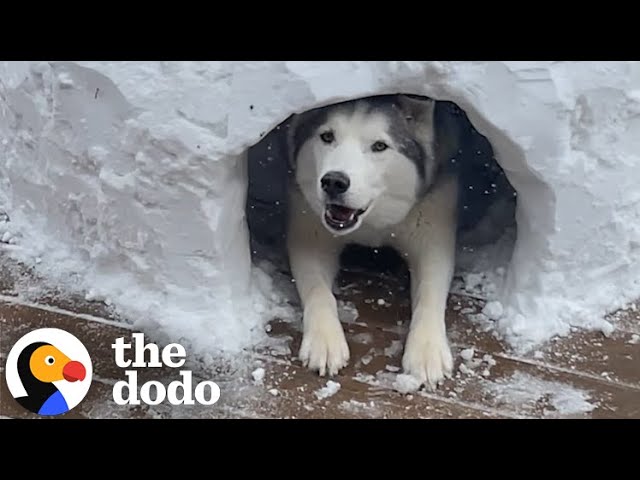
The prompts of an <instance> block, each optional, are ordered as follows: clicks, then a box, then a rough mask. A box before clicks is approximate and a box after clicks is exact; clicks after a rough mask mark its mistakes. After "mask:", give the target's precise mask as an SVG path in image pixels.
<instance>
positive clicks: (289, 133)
mask: <svg viewBox="0 0 640 480" xmlns="http://www.w3.org/2000/svg"><path fill="white" fill-rule="evenodd" d="M300 117H301V115H300V114H297V113H294V114H293V115H291V116H290V117H289V118H288V119H287V120H285V122H284V125H283V126H284V130H285V132H284V136H285V139H284V141H285V145H286V149H285V151H286V155H287V164H288V165H289V170H290V171H292V172H293V171H295V169H296V152H295V133H296V128H297V127H298V124H299V123H300Z"/></svg>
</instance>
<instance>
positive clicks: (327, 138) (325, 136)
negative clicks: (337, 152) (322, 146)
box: [320, 130, 335, 143]
mask: <svg viewBox="0 0 640 480" xmlns="http://www.w3.org/2000/svg"><path fill="white" fill-rule="evenodd" d="M320 139H321V140H322V141H323V142H324V143H331V142H333V141H334V140H335V137H334V135H333V132H332V131H331V130H327V131H326V132H323V133H321V134H320Z"/></svg>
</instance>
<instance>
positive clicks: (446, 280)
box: [397, 178, 457, 388]
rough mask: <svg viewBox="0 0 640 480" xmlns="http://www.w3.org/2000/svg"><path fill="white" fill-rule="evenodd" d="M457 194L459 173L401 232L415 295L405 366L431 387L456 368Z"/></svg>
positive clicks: (434, 193)
mask: <svg viewBox="0 0 640 480" xmlns="http://www.w3.org/2000/svg"><path fill="white" fill-rule="evenodd" d="M456 196H457V182H456V179H455V178H448V179H445V180H443V182H442V183H441V184H440V185H437V186H436V187H435V188H434V190H433V191H432V192H431V193H430V194H429V195H428V197H427V198H425V199H424V200H423V201H422V202H421V203H420V205H418V206H417V207H416V208H415V209H414V211H412V212H411V214H410V215H409V216H408V218H407V221H406V222H405V223H404V225H403V228H402V229H401V230H400V235H398V236H397V248H398V249H399V250H400V251H401V252H403V253H406V257H407V260H408V263H409V268H410V271H411V296H412V318H411V326H410V329H409V334H408V337H407V341H406V344H405V351H404V356H403V358H402V366H403V368H404V371H405V372H406V373H408V374H410V375H413V376H415V377H417V378H418V379H419V380H421V381H422V382H424V383H426V385H427V386H428V387H431V388H434V387H435V386H436V385H437V383H438V382H439V381H440V380H442V379H443V378H444V377H445V376H450V374H451V371H452V368H453V359H452V356H451V350H450V348H449V342H448V339H447V332H446V325H445V310H446V305H447V297H448V294H449V289H450V286H451V281H452V278H453V271H454V266H455V243H456Z"/></svg>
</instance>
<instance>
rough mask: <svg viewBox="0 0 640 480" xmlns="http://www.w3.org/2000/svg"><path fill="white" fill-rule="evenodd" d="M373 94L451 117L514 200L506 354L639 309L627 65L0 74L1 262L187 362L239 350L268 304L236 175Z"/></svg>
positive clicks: (113, 67) (276, 64) (639, 146)
mask: <svg viewBox="0 0 640 480" xmlns="http://www.w3.org/2000/svg"><path fill="white" fill-rule="evenodd" d="M388 93H403V94H413V95H422V96H426V97H430V98H433V99H436V100H439V101H449V102H453V103H455V104H456V105H457V106H458V107H459V108H460V109H462V110H463V111H464V112H465V113H466V115H467V117H468V119H469V122H470V123H471V124H472V126H473V128H474V129H475V131H476V132H478V135H480V136H481V137H482V138H484V139H486V140H487V142H488V144H489V145H490V147H491V150H492V158H495V161H496V162H497V164H498V165H499V166H500V168H501V169H502V171H503V172H504V175H505V177H506V178H507V179H508V183H509V184H510V186H512V187H513V189H514V190H515V192H517V204H516V209H515V218H514V220H515V225H516V226H517V236H516V238H515V243H514V245H513V250H512V252H510V256H509V262H508V264H507V266H506V268H505V271H504V281H503V283H502V284H501V285H500V288H498V289H496V290H495V291H493V292H492V298H491V300H494V301H497V302H500V303H501V305H502V306H503V307H504V308H503V313H502V314H501V315H500V317H499V318H498V319H497V321H496V331H497V332H499V334H500V335H502V336H503V337H504V338H505V339H506V340H507V341H508V342H509V343H510V344H511V345H513V346H514V348H518V349H522V348H525V349H526V348H529V347H531V346H532V345H536V344H538V343H540V342H543V341H545V340H548V339H549V338H551V337H553V336H555V335H563V334H566V333H568V332H569V331H570V328H571V327H572V326H575V327H582V328H590V329H608V328H610V327H611V325H610V324H608V322H607V321H606V320H605V318H604V316H605V314H606V313H607V312H610V311H611V310H614V309H617V308H620V307H622V306H624V305H625V303H627V302H629V301H632V300H635V299H637V298H638V297H640V187H639V186H638V185H640V63H638V62H542V61H540V62H502V61H490V62H489V61H487V62H485V61H474V62H461V61H455V62H444V61H442V62H435V61H432V62H429V61H425V62H402V61H384V62H382V61H380V62H286V61H272V62H268V61H267V62H55V61H52V62H3V63H0V140H1V152H2V153H1V158H0V207H1V209H2V211H3V212H5V215H4V217H2V219H3V220H5V221H4V222H3V223H2V225H3V226H2V229H3V235H2V236H3V238H4V239H5V240H7V241H5V242H4V252H5V254H6V256H7V257H12V258H13V259H14V260H17V261H18V262H20V263H21V264H24V265H27V266H28V267H29V268H31V269H33V271H35V272H36V273H37V274H38V275H39V276H40V277H41V278H42V279H44V280H45V281H46V282H48V283H49V284H51V285H56V288H59V289H60V288H61V289H63V290H66V291H73V292H82V293H83V294H84V295H85V297H86V298H88V299H98V300H102V301H103V302H105V303H106V304H108V305H110V307H111V308H112V309H113V310H114V311H115V312H116V313H117V314H118V315H119V316H120V317H121V318H122V319H124V321H130V322H132V323H134V327H135V328H141V329H145V330H146V331H153V332H157V333H158V334H160V333H162V334H163V335H165V336H166V338H170V339H171V340H172V341H178V340H181V341H185V342H188V344H189V345H191V348H192V351H193V350H195V351H196V352H198V351H199V352H212V351H220V352H226V353H231V354H234V353H236V352H239V351H241V350H244V349H247V348H251V346H252V345H255V344H257V343H258V342H260V341H261V340H262V339H263V338H264V335H265V331H264V325H265V324H266V322H267V321H269V320H270V319H271V318H272V317H273V315H277V314H282V313H283V310H282V309H286V308H287V307H286V306H285V305H283V304H282V302H281V295H280V292H278V288H277V285H275V284H274V283H273V282H272V280H271V278H270V277H269V272H267V271H265V269H263V268H261V267H259V266H257V265H254V264H253V262H252V247H251V242H250V232H249V228H248V223H247V215H246V212H247V210H246V205H247V194H248V191H249V189H250V188H249V187H250V182H249V180H250V179H251V178H253V180H252V181H254V182H258V183H259V184H262V185H263V186H264V182H268V181H269V179H270V178H275V176H276V175H279V174H282V173H283V172H282V171H281V168H282V167H280V170H279V169H278V168H276V167H273V168H271V167H270V168H261V169H260V168H258V170H259V171H260V172H261V173H260V175H254V176H253V177H252V176H251V172H252V171H253V172H254V173H255V171H256V168H257V167H256V165H258V164H256V163H255V162H257V161H260V158H262V159H263V160H264V156H265V155H267V156H268V155H270V154H269V152H267V151H266V150H267V149H268V145H267V144H266V143H265V142H264V141H263V139H264V138H267V137H269V135H272V134H273V132H276V131H277V127H278V126H279V125H281V124H282V122H284V121H285V120H286V119H287V118H289V117H290V116H291V115H292V114H294V113H300V112H303V111H305V110H309V109H311V108H315V107H318V106H323V105H329V104H332V103H337V102H341V101H345V100H350V99H356V98H362V97H367V96H372V95H380V94H388ZM261 142H262V143H261ZM275 155H281V153H278V152H276V153H275ZM256 157H257V158H256ZM263 165H264V163H263ZM273 185H277V182H274V183H273ZM278 188H279V187H276V188H275V189H274V190H272V194H273V195H275V196H278V195H282V193H283V192H282V191H280V190H278ZM263 191H264V189H263ZM274 198H275V197H273V198H270V199H269V198H267V199H266V200H265V201H267V202H272V203H275V202H276V201H277V200H274ZM272 206H273V205H272ZM274 221H276V220H274ZM264 222H267V223H268V221H267V220H264V219H263V223H264ZM258 223H259V221H258ZM265 231H266V230H265ZM9 240H10V241H9ZM7 257H5V258H7ZM35 290H37V289H35ZM35 290H34V289H28V290H27V291H25V292H21V294H22V295H25V296H28V295H34V296H37V294H38V292H37V291H35Z"/></svg>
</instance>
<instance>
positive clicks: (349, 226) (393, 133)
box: [289, 95, 435, 235]
mask: <svg viewBox="0 0 640 480" xmlns="http://www.w3.org/2000/svg"><path fill="white" fill-rule="evenodd" d="M433 113H434V102H433V101H432V100H429V99H420V100H418V99H414V98H410V97H406V96H402V95H388V96H379V97H372V98H368V99H362V100H356V101H351V102H345V103H342V104H337V105H331V106H328V107H322V108H319V109H316V110H312V111H309V112H306V113H304V114H301V115H298V116H296V118H294V121H293V122H292V124H291V127H290V136H289V139H290V144H289V145H290V155H291V158H292V159H293V168H294V169H295V179H296V182H297V184H298V186H299V187H300V189H301V191H302V192H303V194H304V195H305V198H306V199H307V201H308V202H309V204H310V205H311V207H312V208H313V210H314V211H315V212H316V213H317V214H318V215H319V216H321V218H322V222H323V224H324V225H325V227H326V228H327V229H328V230H329V231H330V232H332V233H334V234H336V235H346V234H348V233H351V232H353V231H355V230H356V229H358V228H359V227H360V226H361V225H363V224H367V225H371V226H372V227H375V228H385V227H390V226H393V225H395V224H397V223H399V222H401V221H402V220H403V219H404V218H405V216H406V215H407V213H408V212H409V211H410V210H411V208H412V207H413V206H414V204H415V202H416V200H417V198H418V197H419V196H420V195H421V194H422V192H423V191H424V190H425V188H426V187H427V186H428V185H429V184H430V182H431V180H432V178H433V174H434V171H435V160H434V158H433V137H434V133H433Z"/></svg>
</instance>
